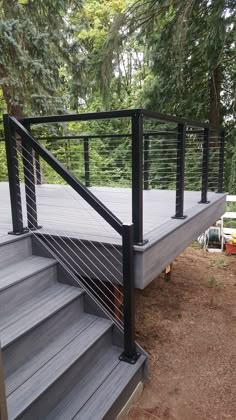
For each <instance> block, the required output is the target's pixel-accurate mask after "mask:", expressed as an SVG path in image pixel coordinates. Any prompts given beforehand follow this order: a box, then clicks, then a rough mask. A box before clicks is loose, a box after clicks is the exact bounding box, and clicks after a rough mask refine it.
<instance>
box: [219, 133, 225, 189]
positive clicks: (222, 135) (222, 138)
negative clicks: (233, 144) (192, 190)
mask: <svg viewBox="0 0 236 420" xmlns="http://www.w3.org/2000/svg"><path fill="white" fill-rule="evenodd" d="M224 157H225V131H224V130H221V133H220V154H219V180H218V193H223V192H224Z"/></svg>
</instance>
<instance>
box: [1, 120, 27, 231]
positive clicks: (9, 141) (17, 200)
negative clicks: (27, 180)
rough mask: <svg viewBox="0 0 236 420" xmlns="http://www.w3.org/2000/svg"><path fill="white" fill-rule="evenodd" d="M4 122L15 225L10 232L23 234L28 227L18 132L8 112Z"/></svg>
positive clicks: (13, 221) (13, 224)
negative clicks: (25, 214)
mask: <svg viewBox="0 0 236 420" xmlns="http://www.w3.org/2000/svg"><path fill="white" fill-rule="evenodd" d="M3 122H4V132H5V142H6V156H7V168H8V180H9V189H10V200H11V213H12V226H13V230H12V232H9V233H10V234H13V235H21V234H23V233H25V232H26V231H27V229H25V228H24V227H23V215H22V202H21V191H20V177H19V169H18V157H17V144H16V133H15V130H14V129H13V127H12V126H11V124H10V120H9V116H8V115H7V114H5V115H4V116H3Z"/></svg>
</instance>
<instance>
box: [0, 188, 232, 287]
mask: <svg viewBox="0 0 236 420" xmlns="http://www.w3.org/2000/svg"><path fill="white" fill-rule="evenodd" d="M36 189H37V205H38V222H39V224H40V225H42V226H43V228H42V229H41V230H40V231H39V232H40V233H41V234H49V235H59V236H68V237H69V238H74V239H75V240H76V239H79V240H88V241H96V242H102V243H105V244H114V245H118V246H119V245H121V238H120V236H119V235H118V234H117V233H116V232H115V230H114V229H112V228H111V227H110V226H109V225H108V224H107V223H106V222H105V221H104V220H103V219H102V218H101V217H100V216H99V215H98V214H97V213H96V212H95V211H94V210H93V209H92V208H91V207H90V206H89V205H88V204H87V203H86V202H85V201H84V200H83V199H82V198H81V197H80V196H78V194H77V193H75V192H74V191H73V190H72V189H71V188H70V187H68V186H65V185H41V186H37V187H36ZM90 190H91V191H92V192H93V194H95V195H96V196H97V197H98V198H99V199H100V200H101V201H102V202H103V203H104V204H105V205H106V206H107V207H108V208H109V209H110V210H111V211H112V212H114V214H115V215H116V216H117V217H119V218H120V220H121V221H122V222H124V223H125V222H131V190H130V189H128V188H112V187H92V188H90ZM199 200H200V192H199V191H185V199H184V213H185V215H186V216H187V218H186V219H184V220H176V219H172V216H173V215H174V213H175V191H172V190H149V191H144V192H143V201H144V239H146V240H147V244H146V245H144V246H135V269H136V286H137V287H138V288H144V287H145V286H146V285H147V284H149V283H150V281H152V280H153V279H154V278H156V277H157V275H158V274H159V273H160V272H161V271H162V270H163V269H164V268H165V267H166V266H167V265H168V264H170V263H171V262H172V261H173V260H174V259H175V258H176V256H178V255H179V254H180V253H181V252H182V251H183V250H184V249H185V248H186V246H188V245H189V244H190V243H191V242H192V241H193V240H194V239H196V238H197V236H199V235H200V234H201V233H202V232H204V230H206V229H207V228H208V227H209V226H210V225H212V224H213V223H215V222H216V221H217V220H218V219H219V217H220V216H221V215H222V214H223V213H224V206H225V194H218V193H213V192H209V193H208V200H209V201H210V203H209V204H199ZM22 201H23V210H24V219H25V202H24V189H23V187H22ZM0 203H1V206H0V241H1V235H2V236H5V235H6V234H7V232H8V231H9V230H11V212H10V200H9V188H8V183H0ZM25 224H26V223H25Z"/></svg>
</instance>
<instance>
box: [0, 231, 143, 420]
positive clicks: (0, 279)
mask: <svg viewBox="0 0 236 420" xmlns="http://www.w3.org/2000/svg"><path fill="white" fill-rule="evenodd" d="M62 273H63V270H62V269H61V267H60V264H59V263H58V262H57V261H56V260H54V259H53V258H47V257H45V256H39V255H33V252H32V237H31V236H30V235H26V236H23V237H11V238H10V237H9V238H8V239H7V240H6V241H2V243H0V340H1V347H2V359H3V371H4V381H5V390H6V400H7V411H8V419H9V420H13V419H24V420H32V419H34V420H35V419H40V420H42V419H43V420H49V419H51V420H60V419H61V420H70V419H77V420H79V419H80V420H89V419H91V420H99V419H109V420H112V419H115V418H116V417H117V415H118V414H119V412H120V411H121V409H122V407H123V406H124V405H125V403H126V402H127V400H128V399H129V397H130V396H131V394H132V393H133V391H134V390H135V388H136V386H137V385H138V383H139V382H140V381H142V379H143V371H144V365H145V360H146V356H145V355H144V354H142V355H141V356H140V358H139V359H138V361H137V362H136V363H135V364H134V365H132V364H129V363H125V362H122V361H120V360H119V356H120V354H121V353H122V351H123V349H122V346H123V336H122V334H121V333H119V331H118V330H117V328H116V326H115V324H114V323H113V322H112V321H111V320H110V319H107V318H105V315H104V317H103V314H101V311H100V312H99V310H98V309H97V308H96V306H95V304H94V303H93V304H92V303H91V302H90V300H89V298H88V296H87V295H86V293H85V292H84V291H83V290H82V289H80V288H78V287H75V286H71V285H69V284H65V283H69V282H68V278H65V279H63V275H62ZM67 276H68V274H67ZM65 277H66V276H65ZM59 280H60V281H59ZM63 281H64V283H63ZM89 302H90V303H89ZM0 417H1V416H0Z"/></svg>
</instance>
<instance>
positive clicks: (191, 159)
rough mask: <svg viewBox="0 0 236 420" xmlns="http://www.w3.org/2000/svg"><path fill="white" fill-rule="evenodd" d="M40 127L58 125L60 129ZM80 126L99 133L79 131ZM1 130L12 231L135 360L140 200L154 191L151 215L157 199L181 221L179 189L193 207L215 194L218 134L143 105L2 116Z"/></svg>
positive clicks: (219, 178)
mask: <svg viewBox="0 0 236 420" xmlns="http://www.w3.org/2000/svg"><path fill="white" fill-rule="evenodd" d="M100 120H105V122H106V123H104V122H103V123H101V125H102V132H101V127H100V128H99V130H98V126H97V125H96V124H98V122H99V124H100ZM118 120H119V121H121V120H122V121H123V120H125V122H124V123H123V122H122V124H121V123H120V122H119V123H118V122H117V121H118ZM71 123H73V127H72V126H70V124H71ZM92 123H94V124H95V123H96V124H95V126H89V124H92ZM39 124H40V125H42V126H45V125H47V124H60V127H59V128H58V129H57V131H58V132H59V131H60V133H58V135H55V134H53V135H48V134H47V132H46V131H45V129H44V130H41V132H40V130H37V126H38V125H39ZM76 124H79V128H78V133H76V131H75V130H76V129H75V126H76ZM82 124H88V127H89V128H90V129H91V127H92V129H93V130H95V129H97V131H98V133H97V134H94V133H88V132H87V133H86V134H85V133H84V132H82V134H80V133H81V131H82V130H83V129H84V126H83V125H82ZM112 124H113V125H112ZM112 126H114V127H116V132H115V133H112V134H111V127H112ZM4 128H5V139H6V155H7V167H8V179H9V185H10V199H11V209H12V225H13V233H14V234H16V235H18V234H22V233H24V232H26V231H28V230H30V231H31V232H32V234H33V235H34V236H35V238H37V240H38V241H40V244H41V245H44V246H45V247H46V248H47V250H48V252H50V253H51V254H52V255H53V256H54V257H55V258H56V259H57V260H58V261H59V262H60V264H61V265H62V267H63V268H64V269H65V270H66V271H67V272H68V274H69V275H70V276H71V278H73V280H74V282H75V284H78V285H79V286H80V287H82V288H83V289H84V290H86V292H87V293H88V295H89V296H90V297H91V299H93V300H95V302H96V304H97V305H98V306H99V307H100V308H102V310H103V312H104V314H105V315H106V316H109V317H110V318H112V319H113V321H114V323H115V324H116V325H117V327H118V328H120V329H121V330H122V331H124V354H123V355H122V358H123V359H124V360H127V361H129V362H131V363H133V362H135V360H136V359H137V357H138V354H137V351H136V344H135V321H134V319H135V309H134V245H136V246H137V245H138V246H140V245H144V244H145V243H146V239H145V235H144V216H145V218H146V220H147V219H148V218H149V215H145V211H146V210H145V209H146V208H147V201H145V200H149V197H154V199H153V201H152V205H151V207H150V208H151V210H150V209H149V212H151V213H152V217H154V218H156V219H157V218H158V217H159V215H158V211H157V210H158V207H159V202H158V200H159V199H160V197H163V198H161V199H164V200H166V201H167V202H168V203H167V207H168V206H169V210H168V211H169V216H170V217H173V218H175V219H184V218H186V214H185V213H186V200H185V191H188V190H189V191H191V192H192V191H193V192H194V194H192V195H193V197H194V198H193V202H194V205H195V203H196V205H197V203H201V204H207V203H208V202H209V201H208V200H209V196H208V193H209V191H215V192H220V193H222V192H223V180H224V132H223V131H222V132H220V133H215V132H213V131H211V130H210V128H209V126H208V125H207V124H205V123H198V122H193V121H187V120H184V119H179V118H177V117H171V116H168V115H162V114H159V113H153V112H147V111H144V110H127V111H112V112H105V113H92V114H76V115H59V116H51V117H50V116H49V117H34V118H24V119H16V118H13V117H10V116H8V115H5V116H4ZM106 130H107V131H106ZM108 130H110V132H108ZM54 131H55V132H56V130H54ZM32 133H33V134H32ZM68 133H69V134H68ZM150 190H151V191H150ZM163 192H165V194H164V195H163ZM197 192H198V193H197ZM160 193H161V194H160ZM155 197H156V198H155ZM165 197H166V198H165ZM187 204H188V203H187ZM167 207H166V208H167ZM127 209H128V210H127ZM163 219H164V220H166V214H164V216H163ZM127 220H128V222H127Z"/></svg>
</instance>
